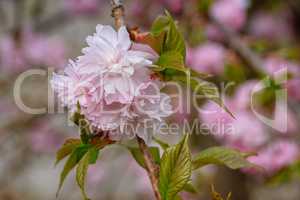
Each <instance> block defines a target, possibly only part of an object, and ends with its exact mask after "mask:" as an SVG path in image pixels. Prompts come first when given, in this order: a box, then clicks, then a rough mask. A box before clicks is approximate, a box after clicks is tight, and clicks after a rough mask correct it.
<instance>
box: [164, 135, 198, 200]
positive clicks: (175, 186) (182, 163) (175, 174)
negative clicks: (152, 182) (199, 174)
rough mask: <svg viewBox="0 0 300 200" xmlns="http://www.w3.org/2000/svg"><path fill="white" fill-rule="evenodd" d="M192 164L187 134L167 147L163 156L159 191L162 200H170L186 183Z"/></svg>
mask: <svg viewBox="0 0 300 200" xmlns="http://www.w3.org/2000/svg"><path fill="white" fill-rule="evenodd" d="M191 172H192V163H191V154H190V150H189V147H188V134H186V135H185V137H184V139H183V140H182V141H181V142H180V143H179V144H177V145H175V146H172V147H169V148H168V149H167V150H166V151H165V152H164V154H163V156H162V159H161V165H160V174H159V189H160V193H161V195H162V198H163V199H164V200H172V199H174V198H175V196H176V194H177V193H178V192H180V191H181V190H182V189H183V188H184V186H185V185H186V184H187V183H188V181H189V180H190V177H191Z"/></svg>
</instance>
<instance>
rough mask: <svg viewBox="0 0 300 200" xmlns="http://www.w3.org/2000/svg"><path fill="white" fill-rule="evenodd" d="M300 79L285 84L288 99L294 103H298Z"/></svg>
mask: <svg viewBox="0 0 300 200" xmlns="http://www.w3.org/2000/svg"><path fill="white" fill-rule="evenodd" d="M299 86H300V78H294V79H291V80H289V81H288V82H287V84H286V87H287V90H288V95H289V97H291V98H293V99H294V100H296V101H300V89H299Z"/></svg>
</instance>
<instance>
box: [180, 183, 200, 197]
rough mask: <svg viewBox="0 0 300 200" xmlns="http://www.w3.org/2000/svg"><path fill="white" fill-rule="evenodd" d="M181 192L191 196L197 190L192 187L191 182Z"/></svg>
mask: <svg viewBox="0 0 300 200" xmlns="http://www.w3.org/2000/svg"><path fill="white" fill-rule="evenodd" d="M183 190H184V191H186V192H189V193H193V194H195V193H197V189H196V188H195V187H194V186H193V184H192V182H191V181H190V182H188V183H187V184H185V186H184V188H183Z"/></svg>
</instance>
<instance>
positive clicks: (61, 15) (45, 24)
mask: <svg viewBox="0 0 300 200" xmlns="http://www.w3.org/2000/svg"><path fill="white" fill-rule="evenodd" d="M71 19H72V17H71V16H70V15H68V14H67V13H66V12H65V11H63V10H62V11H59V12H57V13H56V14H54V15H53V16H51V17H49V18H48V19H45V20H43V21H39V22H37V23H36V24H35V30H36V31H38V32H47V31H51V30H52V29H54V28H57V27H60V26H64V25H65V24H66V23H68V22H69V21H70V20H71Z"/></svg>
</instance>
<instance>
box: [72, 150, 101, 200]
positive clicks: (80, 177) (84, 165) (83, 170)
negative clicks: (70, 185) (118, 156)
mask: <svg viewBox="0 0 300 200" xmlns="http://www.w3.org/2000/svg"><path fill="white" fill-rule="evenodd" d="M98 152H99V151H98V150H97V149H96V148H90V149H89V150H88V152H87V153H86V154H85V155H84V156H83V158H82V159H81V160H80V162H79V163H78V166H77V169H76V181H77V184H78V186H79V187H80V189H81V193H82V195H83V198H84V200H89V198H88V197H87V194H86V191H85V182H86V175H87V170H88V167H89V164H91V161H92V163H94V162H95V159H97V157H98ZM96 156H97V157H96Z"/></svg>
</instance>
